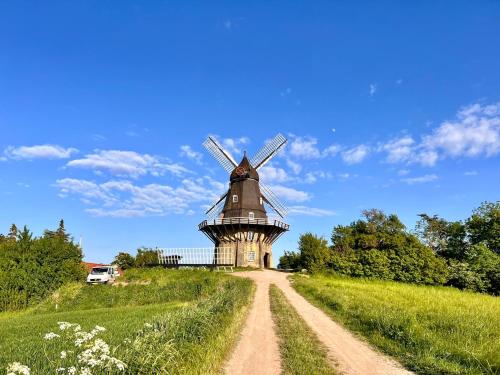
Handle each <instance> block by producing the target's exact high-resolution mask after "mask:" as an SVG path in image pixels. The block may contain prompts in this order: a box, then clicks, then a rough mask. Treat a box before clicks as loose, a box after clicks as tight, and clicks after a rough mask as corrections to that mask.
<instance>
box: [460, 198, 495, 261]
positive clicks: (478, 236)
mask: <svg viewBox="0 0 500 375" xmlns="http://www.w3.org/2000/svg"><path fill="white" fill-rule="evenodd" d="M466 225H467V232H468V235H469V239H470V242H471V243H472V244H478V243H484V244H485V245H486V246H487V247H488V249H490V250H491V251H493V252H495V253H497V254H499V255H500V201H497V202H495V203H493V202H483V203H482V204H481V206H480V207H479V208H477V209H476V210H474V212H473V214H472V216H471V217H470V218H469V219H467V222H466Z"/></svg>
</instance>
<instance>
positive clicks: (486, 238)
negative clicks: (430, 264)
mask: <svg viewBox="0 0 500 375" xmlns="http://www.w3.org/2000/svg"><path fill="white" fill-rule="evenodd" d="M420 218H421V219H420V221H419V222H418V223H417V227H416V229H417V233H418V234H419V235H420V238H421V239H422V241H423V242H424V243H425V244H426V245H428V246H429V247H431V248H432V249H433V250H434V251H435V252H436V253H437V254H439V255H440V256H442V257H444V258H445V259H446V260H447V262H448V265H449V270H450V277H449V280H448V282H447V284H448V285H452V286H455V287H457V288H461V289H469V290H473V291H478V292H487V293H491V294H500V286H499V281H498V279H499V273H500V202H496V203H492V202H483V203H482V204H481V206H480V207H479V208H477V209H475V210H474V211H473V214H472V216H471V217H470V218H468V219H467V220H465V222H461V221H452V222H449V221H446V220H445V219H442V218H439V217H438V216H436V215H434V216H432V217H431V216H429V215H426V214H421V215H420Z"/></svg>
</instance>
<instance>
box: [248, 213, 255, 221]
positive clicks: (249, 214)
mask: <svg viewBox="0 0 500 375" xmlns="http://www.w3.org/2000/svg"><path fill="white" fill-rule="evenodd" d="M248 218H249V219H250V220H253V219H255V215H254V213H253V212H249V213H248Z"/></svg>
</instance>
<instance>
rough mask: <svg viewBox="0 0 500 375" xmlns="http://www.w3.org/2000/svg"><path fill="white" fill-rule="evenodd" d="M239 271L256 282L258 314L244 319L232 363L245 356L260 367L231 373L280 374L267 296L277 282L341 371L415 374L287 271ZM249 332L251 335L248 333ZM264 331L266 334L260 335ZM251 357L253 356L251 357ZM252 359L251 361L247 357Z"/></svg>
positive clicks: (233, 369) (230, 370)
mask: <svg viewBox="0 0 500 375" xmlns="http://www.w3.org/2000/svg"><path fill="white" fill-rule="evenodd" d="M238 275H239V276H245V277H249V278H251V279H253V280H254V281H255V282H256V283H257V292H256V298H255V299H256V300H255V302H254V305H253V307H252V311H251V312H250V314H252V313H253V314H255V315H253V316H252V315H251V316H250V317H249V318H248V320H247V322H246V323H245V328H244V330H243V333H242V339H241V342H240V345H238V348H236V351H235V352H234V353H233V357H232V358H231V361H230V364H231V363H232V364H233V366H234V365H235V364H236V363H238V362H240V361H241V360H244V361H245V362H246V363H253V366H255V365H257V367H258V369H256V371H255V372H252V371H248V370H249V369H251V368H252V367H228V368H227V370H228V374H277V373H279V371H280V369H279V366H280V365H279V363H280V362H279V352H278V350H279V349H278V345H277V342H274V343H273V344H271V342H270V340H277V337H276V336H275V334H274V333H272V334H270V332H269V331H271V330H272V329H273V322H272V317H271V311H270V308H269V298H268V293H269V292H268V289H269V285H270V284H276V285H277V286H278V287H279V288H280V289H281V290H282V291H283V292H284V293H285V295H286V297H287V299H288V301H290V303H291V304H292V306H293V307H294V308H295V309H296V310H297V312H298V313H299V314H300V315H301V316H302V318H303V319H304V320H305V321H306V322H307V324H308V325H309V326H310V327H311V329H312V330H313V331H314V332H315V334H316V335H317V336H318V338H319V340H320V341H322V342H323V344H324V345H325V346H326V348H327V350H328V355H329V357H330V360H331V361H332V364H334V365H335V368H337V369H338V370H339V371H340V372H341V373H342V374H346V375H353V374H356V375H358V374H359V375H372V374H373V375H379V374H380V375H393V374H412V372H410V371H408V370H405V369H403V368H402V367H401V365H399V364H398V363H397V362H395V361H394V360H392V359H391V358H389V357H387V356H385V355H383V354H381V353H379V352H377V351H375V350H374V349H372V348H371V347H370V346H369V345H368V344H367V343H365V342H363V341H361V340H360V339H358V338H356V337H355V336H354V335H352V334H351V333H350V332H349V331H347V330H346V329H345V328H343V327H342V326H340V325H339V324H337V323H335V322H334V321H333V320H332V319H331V318H330V317H329V316H328V315H326V314H325V313H324V312H323V311H321V310H320V309H318V308H317V307H315V306H313V305H311V304H310V303H309V302H308V301H307V300H306V299H305V298H304V297H302V296H301V295H300V294H298V293H297V292H296V291H295V290H294V289H293V288H292V287H291V286H290V282H289V281H288V279H287V276H288V275H287V274H285V273H280V272H276V271H263V272H259V271H254V272H241V273H238ZM257 293H258V295H257ZM256 323H257V324H256ZM255 325H260V327H261V329H264V330H265V331H266V332H263V333H260V332H259V327H256V326H255ZM249 326H252V327H249ZM247 331H249V332H247ZM248 334H250V335H249V336H247V335H248ZM261 334H263V335H262V336H261ZM239 346H243V348H242V349H243V351H242V352H240V351H239V350H238V349H239ZM268 348H269V349H271V348H272V351H273V352H272V356H271V359H272V360H271V361H270V362H267V361H266V360H265V358H264V357H263V355H264V353H263V352H264V351H267V350H268ZM242 349H240V350H242ZM263 349H264V350H263ZM268 354H271V353H268ZM242 355H243V356H242ZM276 356H278V358H276ZM249 357H253V358H252V359H250V358H249ZM249 359H250V361H248V360H249ZM247 361H248V362H247ZM263 366H265V368H263Z"/></svg>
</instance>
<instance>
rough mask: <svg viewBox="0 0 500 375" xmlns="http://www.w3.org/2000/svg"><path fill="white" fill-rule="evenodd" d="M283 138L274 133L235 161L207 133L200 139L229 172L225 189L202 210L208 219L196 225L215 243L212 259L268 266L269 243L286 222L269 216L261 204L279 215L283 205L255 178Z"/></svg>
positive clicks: (270, 250)
mask: <svg viewBox="0 0 500 375" xmlns="http://www.w3.org/2000/svg"><path fill="white" fill-rule="evenodd" d="M286 142H287V140H286V138H285V137H283V135H281V134H278V135H277V136H276V137H274V139H273V140H272V141H271V142H269V143H268V144H266V145H265V146H264V147H263V148H262V149H261V150H260V151H259V152H258V153H257V154H256V155H255V157H253V158H252V160H248V158H247V156H246V153H245V155H244V156H243V159H242V160H241V162H240V163H239V164H236V162H235V161H234V159H233V158H232V157H231V155H230V154H229V153H228V152H226V151H225V150H224V149H223V148H222V146H221V145H220V144H219V143H218V142H217V141H216V140H215V139H214V138H212V137H208V139H207V140H206V141H205V143H203V146H205V148H206V149H207V150H208V152H210V154H212V156H213V157H214V158H215V159H216V160H217V161H218V162H219V163H220V164H221V165H222V167H223V168H224V169H225V170H226V172H227V173H229V189H228V190H227V192H226V193H225V194H223V195H222V196H221V197H220V199H219V200H218V201H217V202H215V204H214V205H213V206H212V207H211V208H210V209H209V210H208V211H207V212H206V214H207V215H208V216H209V217H208V219H207V220H205V221H203V222H202V223H200V225H199V226H198V227H199V230H201V231H202V232H203V233H204V234H205V235H206V236H207V237H208V238H210V240H212V242H213V243H214V244H215V251H216V254H215V257H214V258H215V259H226V260H228V261H229V262H230V263H232V264H234V265H235V266H238V267H260V268H270V267H271V266H272V244H273V243H274V242H275V241H276V240H277V239H278V237H279V236H280V235H281V234H283V233H284V232H286V231H287V230H288V228H289V225H288V224H286V223H284V222H282V221H280V220H271V219H269V218H268V216H267V213H266V209H265V207H264V206H265V204H267V205H269V206H270V207H271V208H272V209H273V210H274V211H275V212H276V213H277V214H278V215H279V216H280V217H281V218H283V217H284V216H285V215H286V213H287V209H286V208H285V206H284V205H283V204H282V203H281V202H280V201H279V200H278V199H277V198H276V196H275V195H274V194H273V193H272V192H271V190H270V189H269V188H268V187H266V186H265V185H264V184H263V183H262V182H261V181H260V180H259V173H258V170H259V169H260V168H262V167H263V166H264V165H265V164H266V163H267V162H268V161H269V160H271V158H273V157H274V156H275V155H276V153H277V152H278V150H279V149H280V148H281V147H283V146H284V145H285V143H286ZM217 252H224V254H219V253H217Z"/></svg>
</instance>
